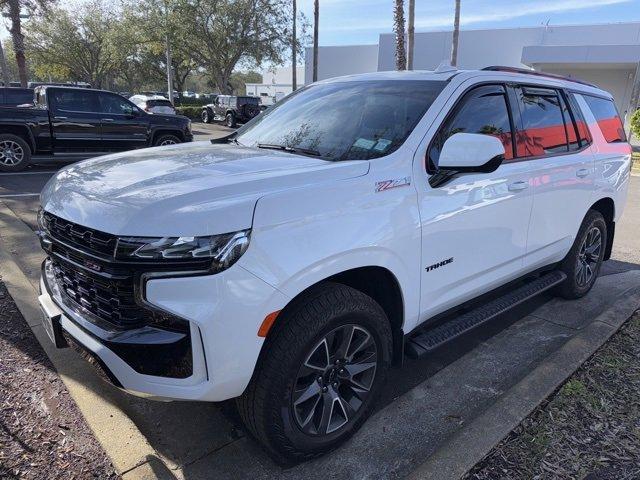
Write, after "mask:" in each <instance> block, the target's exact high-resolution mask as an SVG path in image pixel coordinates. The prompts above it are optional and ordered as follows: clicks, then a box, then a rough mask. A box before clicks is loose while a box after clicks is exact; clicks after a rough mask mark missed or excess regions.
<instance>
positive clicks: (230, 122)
mask: <svg viewBox="0 0 640 480" xmlns="http://www.w3.org/2000/svg"><path fill="white" fill-rule="evenodd" d="M225 123H226V124H227V127H229V128H233V127H235V126H236V116H235V115H234V114H233V113H231V112H229V113H227V116H226V117H225Z"/></svg>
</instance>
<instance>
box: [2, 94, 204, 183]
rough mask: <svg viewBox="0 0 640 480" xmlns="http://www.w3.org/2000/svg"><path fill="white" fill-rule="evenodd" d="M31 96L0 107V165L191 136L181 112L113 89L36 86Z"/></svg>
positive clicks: (19, 165)
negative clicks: (160, 109)
mask: <svg viewBox="0 0 640 480" xmlns="http://www.w3.org/2000/svg"><path fill="white" fill-rule="evenodd" d="M7 90H10V89H7ZM32 101H33V103H32V104H31V105H28V106H26V107H25V106H21V107H9V106H7V107H3V108H0V171H18V170H23V169H24V168H25V167H26V166H27V165H29V163H36V162H48V161H51V160H56V161H58V160H61V161H73V160H80V159H84V158H88V157H94V156H97V155H101V154H104V153H109V152H117V151H122V150H132V149H136V148H145V147H152V146H159V145H171V144H174V143H181V142H190V141H191V140H192V139H193V135H192V133H191V121H190V120H189V119H188V118H187V117H183V116H180V115H162V114H158V113H155V114H149V113H147V112H145V111H144V110H142V109H140V108H138V107H137V106H136V105H134V104H133V103H131V102H130V101H129V100H127V99H126V98H123V97H121V96H120V95H118V94H116V93H113V92H107V91H104V90H93V89H87V88H77V87H54V86H42V87H36V89H35V93H34V99H33V100H32Z"/></svg>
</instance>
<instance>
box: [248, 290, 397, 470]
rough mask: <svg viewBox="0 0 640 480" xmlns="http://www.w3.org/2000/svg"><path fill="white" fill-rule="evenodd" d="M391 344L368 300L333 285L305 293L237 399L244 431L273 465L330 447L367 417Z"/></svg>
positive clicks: (284, 316)
mask: <svg viewBox="0 0 640 480" xmlns="http://www.w3.org/2000/svg"><path fill="white" fill-rule="evenodd" d="M391 345H392V341H391V327H390V324H389V321H388V319H387V317H386V315H385V313H384V311H383V310H382V308H381V307H380V306H379V305H378V304H377V303H376V302H375V301H374V300H373V299H372V298H371V297H369V296H367V295H365V294H364V293H362V292H360V291H358V290H355V289H353V288H350V287H347V286H344V285H340V284H335V283H325V284H321V285H319V286H318V287H315V288H313V289H311V290H310V291H309V292H308V293H307V294H305V295H303V296H302V297H301V298H299V299H297V300H296V301H295V304H294V305H291V306H290V307H288V308H287V312H286V313H284V314H281V316H280V317H278V319H277V320H276V324H275V326H274V327H273V331H272V332H270V334H269V337H268V340H267V343H266V344H265V346H264V353H263V355H262V356H261V360H260V364H259V365H258V366H257V367H256V371H255V373H254V376H253V378H252V380H251V382H250V384H249V386H248V387H247V389H246V391H245V392H244V394H243V395H242V397H240V398H239V399H238V401H237V404H238V410H239V412H240V415H241V417H242V419H243V421H244V423H245V425H246V426H247V428H248V429H249V430H250V431H251V433H252V434H253V435H254V436H255V437H256V438H257V439H258V440H259V441H260V442H261V443H262V444H263V445H264V446H265V447H266V448H267V449H268V450H269V451H270V452H271V453H272V454H274V455H275V456H276V457H278V458H281V459H297V460H300V459H306V458H311V457H314V456H317V455H319V454H322V453H324V452H327V451H329V450H331V449H332V448H335V447H336V446H337V445H339V444H340V443H342V442H343V441H345V440H346V439H347V438H349V437H350V436H351V435H352V434H353V433H355V432H356V431H357V430H358V428H359V427H360V426H361V425H362V423H363V422H364V421H365V419H366V418H367V416H368V415H369V414H370V413H371V409H372V407H373V405H374V402H375V400H376V397H377V396H378V394H379V390H380V387H381V386H382V384H383V383H384V379H385V376H386V373H387V370H388V367H389V364H390V359H391V349H392V346H391Z"/></svg>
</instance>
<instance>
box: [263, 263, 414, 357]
mask: <svg viewBox="0 0 640 480" xmlns="http://www.w3.org/2000/svg"><path fill="white" fill-rule="evenodd" d="M327 282H331V283H338V284H341V285H345V286H348V287H351V288H353V289H355V290H358V291H360V292H362V293H364V294H365V295H368V296H369V297H371V298H372V299H373V300H375V301H376V302H377V303H378V305H380V307H381V308H382V309H383V310H384V312H385V314H386V315H387V318H388V319H389V323H390V324H391V331H392V334H393V360H394V363H396V364H397V363H400V362H401V361H402V356H403V345H404V331H403V325H404V316H405V307H404V297H403V294H402V288H401V287H400V282H399V281H398V279H397V278H396V276H395V275H394V274H393V273H392V272H391V271H390V270H389V269H387V268H385V267H381V266H375V265H370V266H363V267H356V268H351V269H349V270H345V271H342V272H339V273H335V274H333V275H331V276H329V277H326V278H323V279H322V280H319V281H317V282H315V283H313V284H312V285H309V286H308V287H306V288H305V289H304V290H302V291H300V292H299V293H298V294H297V295H296V296H295V297H293V298H292V299H291V300H290V301H289V302H288V303H287V305H285V307H284V308H283V309H282V310H281V311H280V313H279V314H278V318H286V313H287V312H288V311H289V310H291V309H292V308H295V305H296V304H297V303H298V302H299V301H300V299H301V298H302V297H303V296H304V295H306V294H308V293H309V292H312V291H313V290H314V289H315V288H317V287H318V285H321V284H323V283H327ZM275 324H277V325H278V328H282V327H283V324H281V323H279V322H278V320H276V322H275ZM269 333H270V332H269ZM268 338H269V334H267V340H268Z"/></svg>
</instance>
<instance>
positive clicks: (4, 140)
mask: <svg viewBox="0 0 640 480" xmlns="http://www.w3.org/2000/svg"><path fill="white" fill-rule="evenodd" d="M30 162H31V148H29V145H28V144H27V142H26V141H25V140H24V139H22V138H20V137H18V136H17V135H13V134H10V133H4V134H1V135H0V172H19V171H22V170H24V169H25V168H27V166H28V165H29V163H30Z"/></svg>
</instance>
